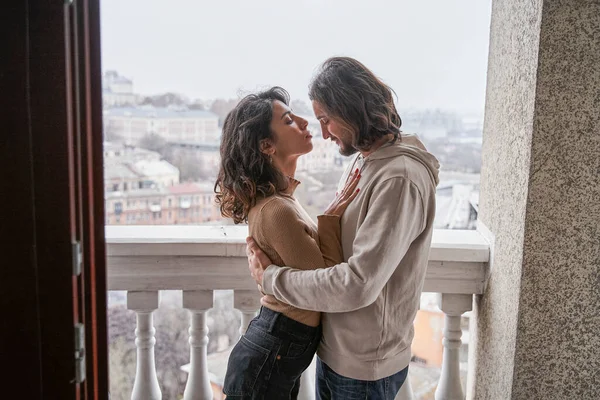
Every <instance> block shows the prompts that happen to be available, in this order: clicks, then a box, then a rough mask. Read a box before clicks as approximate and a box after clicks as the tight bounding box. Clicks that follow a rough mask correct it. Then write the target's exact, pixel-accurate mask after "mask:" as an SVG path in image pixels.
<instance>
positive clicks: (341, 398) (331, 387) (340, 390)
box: [316, 358, 408, 400]
mask: <svg viewBox="0 0 600 400" xmlns="http://www.w3.org/2000/svg"><path fill="white" fill-rule="evenodd" d="M407 375H408V367H406V368H404V369H403V370H402V371H400V372H397V373H395V374H394V375H392V376H388V377H387V378H383V379H379V380H377V381H360V380H357V379H351V378H346V377H345V376H342V375H339V374H337V373H336V372H335V371H334V370H332V369H331V368H329V366H327V364H325V363H324V362H323V361H321V359H320V358H318V359H317V379H316V400H355V399H356V400H359V399H360V400H365V399H367V400H394V399H395V398H396V394H398V392H399V391H400V388H401V387H402V384H403V383H404V381H405V380H406V377H407Z"/></svg>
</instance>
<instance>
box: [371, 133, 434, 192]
mask: <svg viewBox="0 0 600 400" xmlns="http://www.w3.org/2000/svg"><path fill="white" fill-rule="evenodd" d="M401 137H402V141H400V142H395V143H391V144H389V145H383V146H381V147H380V148H379V149H377V150H375V151H374V152H373V153H372V154H369V155H368V156H367V157H365V162H369V161H372V160H383V159H386V158H391V157H399V156H406V157H410V158H412V159H414V160H416V161H418V162H420V163H421V164H423V165H424V166H425V168H427V171H429V175H430V177H431V180H432V181H433V182H434V183H435V186H437V184H438V183H439V177H438V175H439V170H440V163H439V161H438V160H437V158H435V156H434V155H433V154H431V153H429V152H428V151H427V149H426V148H425V145H424V144H423V142H421V141H420V140H419V138H418V137H417V136H416V135H406V134H402V136H401Z"/></svg>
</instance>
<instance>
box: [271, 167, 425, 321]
mask: <svg viewBox="0 0 600 400" xmlns="http://www.w3.org/2000/svg"><path fill="white" fill-rule="evenodd" d="M423 214H424V210H423V203H422V199H421V195H420V193H419V190H418V189H417V188H416V186H415V185H414V184H413V183H412V182H410V181H409V180H407V179H404V178H391V179H388V180H386V181H384V182H382V183H381V184H379V185H378V187H377V188H376V189H375V192H374V193H373V195H372V197H371V199H370V200H369V210H368V211H367V215H366V217H365V220H364V221H363V223H362V224H361V226H360V228H359V229H358V232H357V233H356V239H355V240H354V243H353V255H352V257H350V259H349V260H348V262H347V263H341V264H337V265H335V266H333V267H330V268H324V269H319V270H312V271H300V270H296V269H292V268H289V267H277V266H274V265H271V266H269V267H268V268H267V269H266V270H265V271H264V274H263V277H262V287H263V291H264V293H267V294H272V295H274V296H275V297H276V298H277V299H278V300H280V301H283V302H285V303H288V304H290V305H293V306H295V307H297V308H301V309H306V310H314V311H322V312H347V311H353V310H357V309H360V308H363V307H366V306H368V305H369V304H371V303H373V302H374V301H375V300H376V299H377V296H379V294H380V293H381V291H382V290H383V287H384V286H385V284H386V283H387V282H388V280H389V279H390V277H391V275H392V274H393V273H394V271H395V269H396V267H397V266H398V264H399V262H400V260H401V259H402V258H403V257H404V255H405V254H406V252H407V251H408V248H409V247H410V245H411V243H412V242H413V241H414V240H415V239H416V238H417V236H419V235H420V234H421V232H423V229H424V228H425V222H424V215H423Z"/></svg>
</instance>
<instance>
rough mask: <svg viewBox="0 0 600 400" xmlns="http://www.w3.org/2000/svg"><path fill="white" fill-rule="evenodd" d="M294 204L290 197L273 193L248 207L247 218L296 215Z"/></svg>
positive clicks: (257, 218) (260, 218) (261, 218)
mask: <svg viewBox="0 0 600 400" xmlns="http://www.w3.org/2000/svg"><path fill="white" fill-rule="evenodd" d="M295 208H296V207H295V204H294V202H293V201H292V200H291V199H288V198H287V197H284V196H279V195H273V196H269V197H266V198H263V199H260V200H259V201H257V202H256V204H255V205H254V207H252V208H251V209H250V215H249V219H256V220H263V219H265V218H267V219H270V218H273V217H275V216H279V217H286V216H288V217H292V216H294V215H296V212H295Z"/></svg>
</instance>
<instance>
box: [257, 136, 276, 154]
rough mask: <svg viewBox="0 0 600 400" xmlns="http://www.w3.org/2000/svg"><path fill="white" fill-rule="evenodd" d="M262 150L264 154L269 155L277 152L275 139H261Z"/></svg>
mask: <svg viewBox="0 0 600 400" xmlns="http://www.w3.org/2000/svg"><path fill="white" fill-rule="evenodd" d="M260 151H261V153H263V154H266V155H268V156H272V155H273V154H275V146H274V145H273V141H272V140H271V139H263V140H261V141H260Z"/></svg>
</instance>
